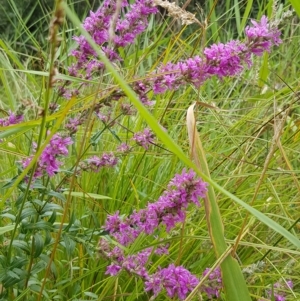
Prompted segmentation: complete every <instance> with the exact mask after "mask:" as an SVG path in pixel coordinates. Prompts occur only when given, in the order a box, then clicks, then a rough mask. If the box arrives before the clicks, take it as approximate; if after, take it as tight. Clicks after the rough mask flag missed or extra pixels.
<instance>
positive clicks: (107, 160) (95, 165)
mask: <svg viewBox="0 0 300 301" xmlns="http://www.w3.org/2000/svg"><path fill="white" fill-rule="evenodd" d="M117 163H118V158H117V157H116V156H115V155H114V154H113V153H103V154H102V156H101V157H99V156H93V157H91V158H89V159H87V160H86V161H84V162H80V168H81V169H82V170H85V171H92V172H99V171H100V169H101V168H103V167H114V166H115V165H117Z"/></svg>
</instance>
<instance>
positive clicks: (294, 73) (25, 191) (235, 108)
mask: <svg viewBox="0 0 300 301" xmlns="http://www.w3.org/2000/svg"><path fill="white" fill-rule="evenodd" d="M8 2H9V3H10V4H11V9H12V11H13V12H14V15H15V17H16V18H18V20H19V21H18V22H17V23H16V22H15V21H14V20H12V21H11V22H12V23H11V24H13V26H14V35H9V36H8V35H3V36H2V37H1V40H0V66H1V67H0V80H1V85H0V97H1V98H0V99H1V117H2V118H3V119H4V118H6V117H7V116H8V115H9V114H10V113H9V111H12V112H16V111H17V110H18V109H20V108H21V109H22V113H23V115H24V120H23V121H21V122H20V123H17V124H12V125H8V126H3V127H1V128H0V139H1V145H0V149H1V158H0V159H1V165H0V175H1V188H0V193H1V196H2V197H1V200H0V208H1V212H2V213H1V219H0V234H1V236H0V239H1V251H0V283H2V284H1V285H0V299H1V300H128V301H131V300H152V298H151V293H150V292H148V293H147V292H145V290H144V282H143V281H142V279H141V277H136V275H135V273H134V271H133V272H132V273H129V272H128V271H123V272H121V273H120V274H117V275H116V276H110V275H107V274H105V273H106V268H107V266H108V265H109V264H110V263H111V262H110V261H109V260H108V259H107V258H105V257H103V256H101V250H100V247H99V240H100V239H103V238H104V237H105V238H106V239H107V240H108V241H110V242H111V243H112V244H113V245H116V246H119V247H122V248H123V249H124V251H125V253H126V254H129V255H134V254H136V253H137V252H141V251H144V250H146V249H147V248H149V247H153V250H155V249H156V248H157V247H160V246H165V245H168V247H169V254H162V255H156V254H154V251H153V252H152V253H153V254H151V257H150V260H149V262H148V264H147V269H148V270H149V273H150V274H154V273H155V272H156V271H157V270H158V269H159V267H162V268H164V267H167V266H168V265H170V264H175V265H176V266H181V265H182V266H183V267H184V268H186V269H187V270H189V271H190V272H191V273H192V274H193V275H196V276H197V277H198V278H201V277H202V274H203V272H204V270H205V269H206V268H211V267H216V266H220V264H223V266H222V273H223V282H226V281H227V276H228V277H229V275H230V274H233V275H235V276H236V275H237V277H238V276H239V275H240V274H239V273H242V274H243V276H244V279H245V281H244V280H243V279H238V280H237V281H241V282H237V283H231V284H230V281H228V282H229V284H226V285H225V287H226V290H225V289H223V290H221V291H220V296H219V298H216V297H215V299H216V300H217V299H218V300H228V301H234V300H240V301H245V300H284V299H278V298H279V297H278V296H277V294H280V295H282V296H284V298H285V300H300V279H299V272H298V271H299V270H300V266H299V255H300V253H299V246H300V242H299V239H298V237H299V218H300V216H299V193H300V184H299V180H298V179H299V177H298V173H299V169H300V167H299V147H298V144H299V139H300V130H299V125H300V123H299V92H298V86H299V77H298V70H299V59H298V58H299V57H300V56H299V41H300V39H299V33H300V31H299V17H297V15H296V13H295V12H294V13H293V15H292V16H290V17H289V18H283V14H284V13H286V12H287V11H288V10H289V9H291V8H292V7H291V6H290V5H289V3H286V2H284V1H283V2H282V3H280V4H278V6H277V9H276V10H274V6H273V7H272V5H271V4H270V2H269V1H261V2H259V3H256V4H255V5H254V4H253V3H252V2H251V1H249V2H248V4H247V5H245V4H244V2H238V1H229V0H227V1H224V2H225V3H217V2H216V1H215V2H214V1H207V2H206V4H205V5H203V7H202V10H201V11H200V10H197V11H196V13H197V15H196V16H197V17H199V20H200V22H201V24H202V26H199V25H197V24H192V25H188V26H178V24H177V25H176V24H175V25H174V26H172V27H168V24H169V23H170V22H172V17H169V18H166V19H164V20H162V19H159V18H157V17H154V16H151V17H150V21H149V25H148V27H147V29H146V30H145V32H143V33H142V34H141V35H139V36H138V37H137V39H136V41H135V42H134V43H132V44H130V45H128V46H126V47H124V48H120V51H119V54H120V56H121V57H122V60H123V61H122V63H120V64H119V63H116V64H114V65H109V62H108V65H107V66H106V69H105V71H104V72H102V73H101V74H100V75H99V74H97V75H95V76H93V77H92V78H89V79H86V80H83V79H80V78H77V77H73V76H70V75H69V74H68V71H67V70H68V67H69V66H70V65H71V63H73V62H74V58H72V57H71V56H69V53H70V51H71V49H75V48H76V43H75V42H74V40H72V36H74V35H80V34H85V32H84V31H83V30H82V29H81V27H80V23H79V21H78V17H77V15H76V14H75V12H74V11H75V10H74V6H73V5H72V4H71V5H68V6H67V5H66V4H65V5H63V6H62V11H60V10H59V8H58V7H56V9H54V11H55V12H56V16H57V14H60V13H62V12H63V13H64V14H66V15H67V16H66V20H65V21H64V22H62V23H61V24H56V23H55V22H54V23H53V21H52V23H50V22H51V19H52V20H53V16H52V13H51V14H50V12H49V11H45V15H44V16H43V17H42V19H41V20H37V23H38V24H42V27H43V28H44V30H43V31H42V32H41V31H39V29H40V28H41V27H40V25H39V27H38V28H37V29H36V30H35V31H34V32H31V31H30V29H29V28H27V26H26V22H27V20H22V19H21V18H19V17H18V16H19V13H18V6H17V5H16V4H15V3H14V1H8ZM132 2H133V1H132ZM291 2H292V1H291ZM60 3H61V1H57V4H60ZM292 3H293V2H292ZM295 5H297V4H295ZM295 9H297V7H296V6H295ZM86 14H87V12H83V13H82V15H81V16H80V22H82V21H83V19H84V17H85V16H86ZM263 14H265V15H267V16H268V17H272V16H273V17H274V18H275V17H276V18H277V19H281V23H280V24H279V29H280V31H281V38H282V40H283V43H282V44H281V45H280V46H279V47H273V48H272V50H271V52H270V53H264V55H263V56H261V57H256V58H255V59H254V65H253V66H252V67H251V68H246V70H244V71H243V72H242V73H241V74H240V75H239V76H235V77H224V78H223V79H222V80H220V79H219V78H217V77H212V78H211V79H209V80H208V81H206V82H204V83H203V85H201V87H200V88H199V89H197V88H195V87H194V86H193V85H186V86H184V87H181V88H179V89H177V90H175V91H166V92H165V93H162V94H154V93H153V91H148V96H149V98H150V99H151V100H154V101H155V104H154V105H153V106H152V107H150V108H149V110H147V109H145V108H144V106H143V105H142V104H141V103H140V102H139V100H138V99H137V97H136V95H135V94H134V93H133V92H132V89H131V88H130V87H132V84H133V83H134V82H135V81H136V79H137V78H138V79H143V80H144V79H145V80H149V81H150V80H151V72H154V71H155V70H157V68H159V66H160V65H161V64H166V63H167V62H177V61H179V60H183V59H187V58H189V57H191V56H193V55H197V54H200V55H201V54H202V51H203V49H204V48H205V47H207V46H208V45H211V44H212V43H215V42H223V43H226V42H228V41H229V40H231V39H237V38H239V39H243V38H244V34H243V32H244V29H245V27H246V26H247V25H248V24H249V23H250V19H249V18H250V17H252V18H255V19H257V20H259V19H260V17H261V16H262V15H263ZM9 16H11V14H9ZM205 20H207V22H205ZM49 24H50V25H49ZM58 25H60V26H58ZM45 28H47V31H46V32H45ZM49 28H50V30H52V33H53V30H55V32H54V33H53V36H52V39H51V37H50V41H49V39H48V36H49V33H48V31H49V30H48V29H49ZM58 38H60V39H61V42H60V44H59V45H57V44H56V43H57V40H58ZM96 49H97V47H96ZM97 51H98V52H99V48H98V50H97ZM97 54H98V55H99V56H101V53H97ZM103 59H104V60H105V58H103ZM55 68H57V70H58V72H57V73H56V74H55V75H54V73H53V70H54V69H55ZM66 82H68V83H71V85H70V86H72V87H73V86H74V87H78V86H81V88H80V93H79V94H78V95H76V96H73V97H71V98H70V99H69V101H66V99H63V98H62V97H60V96H59V93H58V87H59V86H62V85H64V84H65V83H66ZM118 90H120V91H125V94H124V95H122V97H121V98H120V100H118V101H115V100H112V97H113V96H114V93H115V91H118ZM107 102H109V104H110V106H108V105H107V106H106V107H105V110H106V111H103V112H104V113H109V114H110V116H111V117H110V120H109V121H106V120H105V119H103V120H102V121H101V120H100V119H99V117H97V116H96V114H95V113H94V109H95V107H96V106H97V104H99V103H101V104H102V103H105V104H107ZM194 102H196V107H195V110H194V112H195V116H196V130H197V132H198V133H199V137H200V141H201V144H202V146H203V149H201V148H198V149H197V150H196V151H198V156H199V157H200V158H201V160H202V163H203V162H204V163H203V164H205V162H207V166H208V170H207V171H205V168H204V169H203V164H202V167H201V166H198V165H197V163H196V162H197V160H196V158H195V157H194V156H193V155H191V148H193V145H192V144H191V143H190V142H189V136H188V132H187V124H186V115H187V110H188V108H189V107H190V105H192V104H193V103H194ZM53 103H55V104H56V105H57V108H56V109H55V110H53V111H51V107H50V106H49V105H50V104H53ZM122 104H126V105H128V106H127V108H128V107H129V108H130V110H133V112H134V113H133V114H131V115H126V114H124V109H123V108H122ZM84 110H85V111H86V116H85V121H84V122H83V123H82V124H81V126H80V127H79V128H78V130H77V131H76V133H75V134H74V135H73V136H72V141H73V144H72V145H69V146H68V150H69V153H68V155H67V156H66V157H65V158H64V160H63V162H64V164H63V165H61V166H60V168H59V170H58V171H57V172H56V174H55V175H54V176H53V177H48V176H47V175H46V174H44V175H43V177H40V178H38V179H34V174H33V172H31V171H32V169H36V168H38V165H37V163H36V162H38V160H39V158H40V157H41V156H42V152H43V150H44V149H47V145H48V144H49V141H50V140H51V138H53V137H55V135H56V134H59V135H63V134H64V133H65V132H66V128H65V126H66V124H67V122H68V119H69V118H70V117H74V116H76V115H77V114H79V113H80V112H83V111H84ZM104 113H103V114H104ZM146 127H149V128H151V129H152V131H153V133H154V138H153V143H152V144H151V145H150V146H149V147H148V149H144V148H143V147H141V146H139V145H137V144H136V143H134V142H133V141H132V140H131V138H132V137H133V135H134V134H136V133H139V132H140V131H143V130H144V129H145V128H146ZM162 127H163V128H164V129H162ZM198 133H197V135H198ZM33 142H37V144H38V147H37V148H38V151H37V153H34V150H33V146H32V144H33ZM121 142H126V143H129V144H130V145H131V146H130V150H129V152H127V153H122V152H119V151H117V150H116V149H117V147H118V145H120V143H121ZM106 152H113V153H114V155H116V156H117V157H118V159H119V161H118V163H117V165H115V166H113V167H103V168H100V170H99V171H97V172H92V171H91V170H90V169H88V166H87V165H88V163H89V161H87V160H88V159H89V158H91V157H92V156H101V155H103V154H104V153H106ZM32 155H34V158H35V159H34V160H32V161H31V163H29V165H28V166H27V167H26V166H25V167H24V166H22V164H21V162H22V160H23V161H24V160H26V159H27V158H29V157H30V156H32ZM35 161H36V162H35ZM85 168H86V169H87V170H86V171H85ZM183 168H193V169H194V170H196V172H197V174H198V175H201V176H202V177H203V178H204V180H205V181H207V182H209V189H210V192H211V193H212V194H211V195H214V194H215V198H214V196H212V197H209V199H210V201H211V202H214V201H215V203H211V205H207V204H206V205H205V204H204V201H203V200H201V206H200V207H197V206H195V205H194V204H190V205H189V206H188V208H187V212H186V219H185V222H184V223H178V225H177V226H176V227H175V228H174V229H172V230H171V232H169V233H168V232H167V231H165V229H164V228H163V227H162V228H159V229H157V230H156V232H155V237H153V235H147V234H145V233H141V234H140V235H139V236H138V238H137V239H136V240H135V241H134V242H133V243H132V244H130V245H128V246H120V245H119V243H118V242H117V241H115V240H114V239H113V238H112V237H111V236H110V235H109V233H107V231H105V229H104V228H103V227H104V225H105V223H106V220H107V217H108V216H111V215H113V214H114V213H115V212H116V211H119V212H120V214H121V215H122V216H123V217H127V216H129V215H130V214H132V213H133V211H134V210H137V211H138V210H141V209H144V208H145V207H146V206H147V205H148V203H149V202H150V203H153V202H155V201H156V200H157V199H158V198H159V197H160V196H161V194H162V193H163V191H165V190H166V188H167V185H168V183H169V181H170V180H171V179H172V178H173V177H174V175H175V174H179V173H181V171H182V169H183ZM212 198H213V199H214V200H212ZM210 206H211V208H212V209H211V210H212V211H207V210H208V209H207V208H210ZM247 206H248V207H247ZM249 208H250V209H249ZM207 212H212V219H210V217H209V216H207ZM249 212H250V213H249ZM219 218H220V220H219ZM220 221H221V223H222V225H223V227H224V233H222V229H221V228H222V227H221V226H220V225H219V224H218V223H219V222H220ZM214 222H216V225H217V226H220V227H217V226H215V225H214ZM284 229H285V230H284ZM214 241H216V243H214ZM218 241H220V242H221V244H222V243H223V242H224V244H225V246H226V248H227V249H226V250H223V249H218V248H219V246H218ZM228 258H231V259H232V262H229V263H228V265H227V266H225V264H224V262H226V260H227V259H228ZM233 258H234V259H233ZM236 263H238V264H236ZM231 268H232V269H231ZM224 277H225V278H226V279H224ZM241 278H242V277H241ZM288 281H292V282H293V286H292V287H289V286H288V285H287V283H288ZM203 283H204V284H205V283H206V282H205V281H204V282H203ZM243 283H246V285H247V288H248V291H246V292H245V291H243V288H241V287H240V286H239V285H243ZM279 283H280V284H279ZM234 284H236V288H235V289H234V288H233V287H234ZM207 285H211V286H212V287H213V285H214V283H209V282H208V284H207ZM279 285H280V286H281V288H279V287H278V286H279ZM228 288H229V289H228ZM230 289H232V290H234V291H235V292H234V293H233V294H230V293H231V292H228V290H230ZM248 292H249V293H248ZM239 294H240V295H239ZM245 294H246V295H247V294H249V295H248V296H249V297H247V296H246V295H245ZM239 296H240V297H239ZM244 296H246V297H245V298H244ZM246 298H247V299H246ZM282 298H283V297H282ZM155 300H179V299H178V297H176V296H175V297H173V298H171V297H169V296H168V294H167V293H166V292H162V293H160V294H159V295H158V296H157V297H156V299H155ZM186 300H208V297H207V295H206V294H205V293H204V291H203V290H202V291H201V290H198V291H197V292H195V294H194V295H193V296H192V295H190V296H187V297H186Z"/></svg>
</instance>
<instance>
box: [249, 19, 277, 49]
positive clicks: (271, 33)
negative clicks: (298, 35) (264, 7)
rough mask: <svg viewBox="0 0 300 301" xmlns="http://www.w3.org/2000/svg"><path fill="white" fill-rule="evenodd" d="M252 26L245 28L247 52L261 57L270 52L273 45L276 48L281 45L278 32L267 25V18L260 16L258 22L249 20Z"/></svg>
mask: <svg viewBox="0 0 300 301" xmlns="http://www.w3.org/2000/svg"><path fill="white" fill-rule="evenodd" d="M251 23H252V26H247V27H246V29H245V34H246V36H247V38H248V44H249V50H250V51H251V52H252V53H254V54H256V55H262V53H263V52H264V51H267V52H270V50H271V47H272V46H273V45H276V46H278V45H279V44H281V43H282V41H281V39H280V31H279V30H278V29H277V28H274V27H272V26H271V25H270V24H269V23H268V18H267V17H266V16H262V18H261V20H260V22H256V21H254V20H251Z"/></svg>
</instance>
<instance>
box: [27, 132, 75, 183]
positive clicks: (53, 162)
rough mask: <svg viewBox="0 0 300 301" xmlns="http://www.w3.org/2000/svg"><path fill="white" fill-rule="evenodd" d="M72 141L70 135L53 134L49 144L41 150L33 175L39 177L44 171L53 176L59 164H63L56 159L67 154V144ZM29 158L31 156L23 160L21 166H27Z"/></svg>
mask: <svg viewBox="0 0 300 301" xmlns="http://www.w3.org/2000/svg"><path fill="white" fill-rule="evenodd" d="M72 143H73V141H72V139H71V138H70V137H62V136H60V134H55V135H53V137H52V138H51V140H50V142H49V144H48V145H47V146H46V148H45V149H44V150H43V152H42V154H41V156H40V158H39V160H38V163H37V168H36V170H35V173H34V176H33V177H34V178H39V177H41V176H43V174H44V172H46V173H47V174H48V176H49V177H53V176H54V175H55V173H56V172H57V171H58V169H59V166H61V165H62V164H63V163H62V162H61V161H59V160H58V157H60V156H67V155H68V148H67V146H68V145H70V144H72ZM34 148H35V146H34ZM31 159H32V157H30V158H28V159H26V160H24V161H23V163H22V164H23V168H26V167H27V166H28V164H29V163H30V162H31Z"/></svg>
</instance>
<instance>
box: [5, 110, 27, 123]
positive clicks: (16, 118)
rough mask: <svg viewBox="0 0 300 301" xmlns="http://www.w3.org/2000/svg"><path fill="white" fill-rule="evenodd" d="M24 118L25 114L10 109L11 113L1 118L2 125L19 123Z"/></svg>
mask: <svg viewBox="0 0 300 301" xmlns="http://www.w3.org/2000/svg"><path fill="white" fill-rule="evenodd" d="M23 120H24V116H23V115H21V114H16V113H13V112H11V111H9V115H8V116H7V117H5V118H0V126H9V125H11V124H17V123H20V122H22V121H23Z"/></svg>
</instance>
